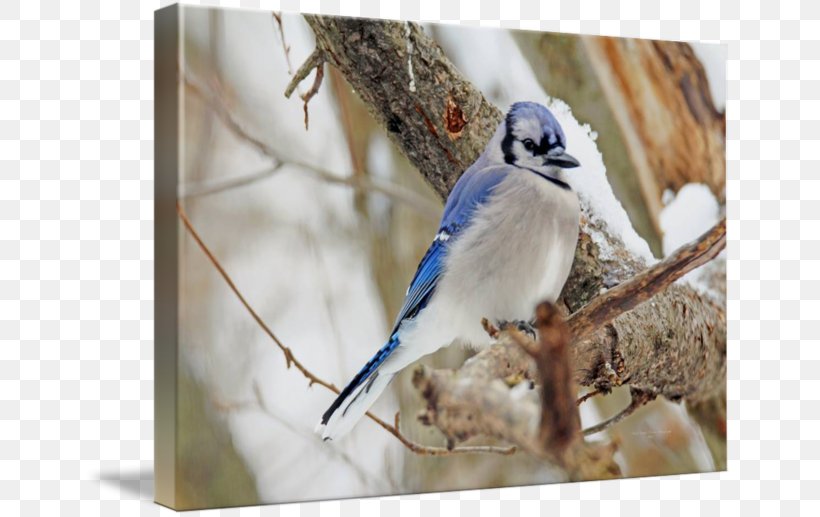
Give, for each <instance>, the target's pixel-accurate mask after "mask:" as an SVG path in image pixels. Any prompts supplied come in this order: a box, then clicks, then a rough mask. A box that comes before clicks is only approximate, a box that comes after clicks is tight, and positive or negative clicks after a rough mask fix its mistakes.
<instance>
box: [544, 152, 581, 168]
mask: <svg viewBox="0 0 820 517" xmlns="http://www.w3.org/2000/svg"><path fill="white" fill-rule="evenodd" d="M545 163H546V164H547V165H555V166H556V167H560V168H562V169H573V168H575V167H578V166H579V165H581V162H579V161H578V159H576V158H575V157H574V156H572V155H571V154H567V153H561V154H556V155H555V156H548V157H547V159H546V160H545Z"/></svg>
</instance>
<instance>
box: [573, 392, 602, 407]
mask: <svg viewBox="0 0 820 517" xmlns="http://www.w3.org/2000/svg"><path fill="white" fill-rule="evenodd" d="M602 393H603V391H601V390H599V389H594V390H592V391H590V392H588V393H584V394H583V395H581V396H580V397H578V400H576V401H575V405H577V406H580V405H581V404H583V403H584V402H586V401H587V400H589V399H591V398H592V397H594V396H596V395H600V394H602Z"/></svg>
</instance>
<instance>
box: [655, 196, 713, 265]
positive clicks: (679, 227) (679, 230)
mask: <svg viewBox="0 0 820 517" xmlns="http://www.w3.org/2000/svg"><path fill="white" fill-rule="evenodd" d="M664 200H665V201H664V202H665V203H666V206H665V207H664V209H663V211H661V215H660V224H661V229H662V230H663V254H664V256H668V255H669V254H671V253H672V252H673V251H675V250H676V249H678V248H679V247H681V246H683V245H684V244H686V243H688V242H691V241H693V240H695V239H697V238H698V237H700V236H701V235H702V234H704V233H705V232H706V231H708V230H709V229H710V228H711V227H712V226H714V225H715V223H717V222H718V220H719V218H720V205H719V204H718V201H717V199H715V196H714V195H713V194H712V191H711V190H709V187H707V186H706V185H703V184H701V183H689V184H688V185H684V186H683V187H681V189H680V190H679V191H678V193H677V195H676V194H673V193H672V192H671V191H666V192H665V193H664ZM667 200H668V201H667Z"/></svg>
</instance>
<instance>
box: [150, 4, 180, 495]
mask: <svg viewBox="0 0 820 517" xmlns="http://www.w3.org/2000/svg"><path fill="white" fill-rule="evenodd" d="M180 22H181V8H180V6H179V5H178V4H175V5H171V6H167V7H164V8H162V9H158V10H157V11H155V12H154V304H155V305H154V500H155V501H156V502H157V503H159V504H161V505H164V506H167V507H169V508H174V509H176V475H177V468H176V467H177V465H176V463H177V366H178V310H179V304H178V301H179V300H178V299H179V289H178V287H179V260H178V258H179V223H178V221H177V214H176V203H177V186H178V183H179V123H180V116H179V108H180V93H179V81H178V74H179V62H180V61H179V56H180Z"/></svg>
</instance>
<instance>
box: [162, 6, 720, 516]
mask: <svg viewBox="0 0 820 517" xmlns="http://www.w3.org/2000/svg"><path fill="white" fill-rule="evenodd" d="M182 19H183V63H182V66H181V69H182V75H183V84H182V85H181V87H182V88H183V93H184V113H183V117H182V119H183V126H184V127H183V131H182V134H181V140H180V141H181V144H182V146H183V149H182V156H183V164H182V178H181V179H180V184H181V189H180V192H179V196H180V198H181V202H182V205H183V206H184V208H185V211H186V213H187V214H188V216H189V217H190V219H191V221H192V222H193V225H194V226H195V227H196V229H197V231H198V232H199V234H200V236H201V237H202V239H203V240H204V242H205V243H206V244H207V245H208V247H209V248H210V249H211V251H212V252H213V253H214V255H215V256H216V257H217V259H218V260H219V262H220V263H221V264H222V266H223V267H224V268H225V270H226V271H227V272H228V274H230V275H231V277H232V278H233V280H234V282H235V283H236V285H237V287H238V289H239V290H240V291H241V292H242V294H243V295H244V296H245V298H246V299H247V300H248V302H249V303H250V305H251V306H252V307H253V308H254V309H255V310H256V312H257V313H258V314H259V316H260V317H261V318H262V319H263V320H264V321H265V322H266V323H267V324H268V325H269V326H270V327H271V328H272V329H273V331H274V332H275V333H276V334H277V336H278V337H279V338H280V339H281V340H282V342H283V343H284V344H285V345H286V346H288V347H290V348H291V349H292V350H293V352H294V354H295V355H296V356H297V357H298V359H299V360H300V361H301V362H302V363H303V364H305V365H306V366H307V367H308V368H309V369H310V370H311V371H312V372H313V373H314V374H316V375H317V376H319V377H321V378H322V379H324V380H327V381H329V382H332V383H334V384H336V385H337V386H340V387H341V386H343V385H344V384H345V383H346V382H347V381H348V380H349V378H350V377H351V376H352V375H353V374H354V373H355V372H356V371H358V369H359V367H360V366H361V365H362V364H363V363H364V362H365V361H366V360H367V359H368V358H369V357H370V356H371V355H372V354H373V352H374V351H375V350H376V349H378V347H379V346H381V344H382V343H383V341H384V339H385V337H386V336H387V333H388V332H389V327H390V325H391V324H392V322H393V318H394V316H395V314H396V313H397V311H398V308H399V307H400V305H401V302H402V299H403V296H404V292H405V289H406V286H407V284H408V283H409V281H410V279H411V278H412V276H413V273H414V272H415V268H416V266H417V264H418V261H419V260H420V258H421V256H422V255H423V254H424V251H425V250H426V248H427V246H428V245H429V243H430V241H431V239H432V236H433V235H435V232H436V229H437V223H438V219H439V217H440V215H441V211H442V202H441V200H440V199H438V197H437V196H436V195H435V193H434V192H433V191H432V190H431V189H430V188H429V187H428V186H427V185H426V184H425V183H424V180H423V179H422V177H421V175H420V174H418V173H417V172H416V171H415V170H414V169H413V168H412V167H411V166H410V165H409V164H408V163H407V161H406V160H405V159H404V157H403V156H402V155H401V154H400V153H399V152H398V151H397V150H396V149H395V148H394V147H393V145H392V144H391V143H390V142H389V140H388V139H387V137H386V136H385V135H384V133H383V132H382V131H381V130H380V129H379V127H378V126H377V125H376V124H375V123H374V122H373V120H372V119H371V117H370V115H369V114H368V113H367V109H366V108H365V107H364V106H363V105H362V104H361V102H360V101H359V100H358V98H357V97H356V95H355V93H354V92H352V91H351V89H350V87H349V86H348V85H347V83H346V82H345V80H344V79H343V78H342V77H341V76H340V75H339V74H338V73H337V72H336V71H335V70H334V69H333V68H332V67H329V66H328V67H327V68H326V70H325V72H326V74H325V78H324V82H323V84H322V86H321V88H320V90H319V93H318V94H317V95H316V96H315V97H314V98H313V99H312V100H311V101H310V104H309V108H308V110H309V124H308V125H307V128H306V120H305V112H304V111H303V103H302V101H301V100H300V99H299V98H298V95H294V96H293V97H292V98H291V99H286V98H285V97H284V95H283V92H284V90H285V88H286V86H287V84H288V83H289V82H290V78H291V75H292V74H293V72H294V71H295V70H296V68H298V67H299V66H300V65H301V64H302V63H303V62H304V60H305V58H306V57H307V56H308V55H309V54H310V52H311V51H312V50H313V48H314V44H313V34H312V32H311V31H310V29H309V28H308V26H307V25H306V24H305V22H304V20H303V19H302V18H301V16H300V15H297V14H282V15H281V16H280V15H278V14H276V15H274V14H272V13H270V12H255V11H237V10H221V9H220V10H217V9H203V8H192V7H186V8H185V9H184V16H183V18H182ZM424 28H425V31H426V32H427V33H428V34H430V35H431V36H433V37H434V39H435V40H436V41H437V42H439V44H440V45H441V47H442V49H443V50H444V52H445V54H446V55H447V56H448V57H449V58H450V59H451V60H452V61H453V62H454V64H455V65H456V67H457V68H458V69H459V70H461V72H462V73H464V74H465V75H466V76H467V78H468V79H470V80H471V81H472V82H473V84H475V86H476V87H478V88H479V89H480V90H481V91H482V92H483V93H484V95H485V96H486V97H487V99H488V100H489V101H490V102H493V103H494V104H496V105H497V106H498V107H499V108H501V109H502V110H506V108H507V107H508V106H509V105H510V104H511V103H512V102H514V101H517V100H540V99H545V98H546V96H547V95H549V96H551V97H555V98H559V99H562V100H564V101H565V102H566V103H567V104H568V105H569V106H570V107H571V108H572V113H573V115H574V117H575V118H576V119H577V120H578V122H580V123H581V124H588V125H589V127H590V129H591V131H592V135H593V136H594V137H596V138H595V142H596V144H597V146H598V149H599V150H600V152H601V153H602V155H603V162H604V164H605V166H606V174H607V178H608V180H609V182H610V184H611V185H612V188H613V191H614V193H615V195H616V196H617V198H618V199H619V200H620V202H621V204H622V205H623V207H624V209H625V210H626V213H627V214H628V216H629V219H630V221H631V222H632V225H633V227H634V228H635V230H636V231H637V232H638V234H639V235H640V236H641V237H643V239H645V240H646V242H647V244H648V245H649V248H650V249H651V251H652V253H653V254H654V255H655V256H656V257H663V256H664V255H665V254H668V253H669V252H671V251H673V250H674V249H675V248H676V247H677V246H679V245H680V244H683V243H684V242H687V241H688V240H690V239H692V238H694V237H696V236H697V235H699V234H700V233H702V232H703V231H705V230H707V229H708V228H709V227H710V226H711V225H712V224H713V223H714V222H715V221H716V220H717V219H718V217H719V215H720V213H721V211H722V210H723V208H722V207H723V203H724V193H723V192H724V182H725V161H724V158H723V153H724V148H723V145H724V141H723V138H724V136H723V135H724V134H725V125H724V122H723V121H724V117H723V110H724V99H725V91H724V90H723V88H724V85H725V59H726V55H725V47H723V46H720V45H702V44H684V43H669V42H666V43H664V42H652V41H647V40H620V39H611V38H594V37H579V36H574V35H564V34H551V33H539V32H521V31H502V30H495V29H478V28H465V27H456V26H448V25H426V26H424ZM476 56H480V59H476ZM314 73H315V72H313V73H311V76H310V77H309V78H308V80H306V81H304V82H303V83H302V84H301V85H300V86H299V90H298V91H297V93H304V92H306V91H307V90H308V89H309V88H310V85H311V83H312V79H313V74H314ZM180 250H181V253H180V261H181V264H180V266H181V267H180V272H181V273H180V289H181V292H180V323H179V324H180V347H181V357H180V359H181V361H180V363H181V364H182V366H181V371H180V373H179V391H178V397H179V409H180V410H179V414H178V418H179V422H178V423H179V427H178V439H179V449H178V459H177V462H178V463H177V464H178V467H179V474H178V479H179V482H178V484H177V491H178V493H177V501H178V503H179V505H180V506H182V507H206V506H232V505H244V504H254V503H259V502H280V501H297V500H311V499H330V498H346V497H361V496H368V495H380V494H388V493H408V492H420V491H444V490H455V489H465V488H481V487H497V486H506V485H521V484H541V483H548V482H555V481H560V480H561V477H560V473H559V472H556V471H554V470H553V469H550V468H549V466H545V465H543V464H540V463H538V462H535V461H533V460H531V459H529V458H527V457H525V456H524V455H522V454H516V455H514V456H511V457H506V456H478V455H474V456H452V457H444V458H431V457H419V456H416V455H414V454H413V453H411V452H409V451H408V450H407V449H405V448H404V447H403V446H402V445H401V444H400V443H399V442H398V441H397V440H396V439H395V438H394V437H393V436H391V435H389V434H388V433H387V432H385V431H384V430H382V429H381V428H379V427H378V426H376V425H375V424H374V423H373V422H371V421H369V420H366V419H363V420H362V421H361V422H360V424H359V425H357V426H356V428H355V429H354V430H353V432H351V433H350V434H349V435H348V436H347V437H345V438H344V439H342V440H340V441H337V442H332V443H323V442H322V441H321V440H320V439H319V437H318V436H317V435H315V434H313V428H314V426H315V424H316V423H317V422H318V420H319V417H320V415H321V414H322V413H323V412H324V410H325V409H326V407H327V406H328V405H329V404H330V403H331V402H332V400H333V398H334V395H333V393H331V392H330V391H327V390H325V389H324V388H322V387H321V386H316V385H314V386H312V387H308V382H307V380H306V379H305V378H304V377H303V376H302V375H301V374H300V373H299V372H298V371H296V370H295V369H293V368H291V369H287V367H286V364H285V360H284V357H283V355H282V353H281V352H280V351H279V350H278V349H277V348H276V346H275V344H274V343H273V342H272V341H271V340H270V338H269V337H268V336H267V335H265V334H264V332H263V331H262V329H261V328H260V326H259V325H258V324H257V323H256V322H255V321H254V319H253V318H252V317H251V315H250V314H249V313H248V311H247V310H246V309H245V308H244V307H243V306H242V305H241V304H240V303H239V301H238V300H237V298H236V297H235V295H234V294H233V293H232V292H231V291H230V289H229V288H228V286H227V285H226V283H225V281H224V280H223V279H222V278H221V277H220V276H219V274H218V272H217V271H216V270H215V268H214V266H213V265H212V264H211V263H210V262H209V261H208V259H207V258H206V256H205V255H204V254H203V253H202V251H201V250H200V249H199V248H198V247H197V245H196V244H195V242H194V241H193V240H192V239H191V238H190V236H189V235H188V234H187V233H184V232H182V233H181V237H180ZM721 282H722V280H721ZM467 356H468V352H466V351H464V350H461V349H456V348H449V349H446V350H442V351H439V352H438V353H436V354H434V355H433V356H431V357H428V358H425V359H424V360H423V361H424V362H425V363H427V364H431V365H434V366H439V367H457V366H458V365H460V364H461V363H462V362H463V361H464V359H465V358H466V357H467ZM410 371H412V368H409V369H407V371H405V373H404V374H403V375H402V376H399V377H398V378H397V379H396V381H394V382H393V384H392V387H391V388H390V389H389V390H388V392H387V393H386V394H385V395H384V396H383V397H382V398H381V399H380V400H379V401H378V402H377V404H376V405H375V406H374V407H373V411H374V412H375V413H376V414H378V415H380V416H381V417H382V418H384V419H385V420H389V421H392V416H393V414H394V413H395V412H396V410H398V409H400V410H401V413H402V416H403V419H402V430H403V432H404V433H405V435H407V436H408V437H409V438H411V439H413V440H415V441H417V442H420V443H424V444H428V445H437V446H440V445H443V438H442V436H441V435H440V434H439V433H438V431H435V430H432V429H430V428H426V427H422V426H420V425H418V424H417V423H416V422H415V418H414V415H415V414H416V413H417V412H418V410H419V409H421V406H422V402H421V400H420V397H419V396H418V395H417V394H416V393H415V392H414V389H413V388H412V386H411V385H410V382H409V379H408V372H410ZM628 400H629V397H628V393H621V392H618V391H616V392H615V393H613V394H612V395H611V396H608V397H596V398H595V399H593V400H592V401H590V402H589V403H587V404H584V405H583V406H582V419H583V420H584V425H590V424H592V423H596V422H598V421H600V420H602V419H604V418H607V417H608V416H610V415H612V414H614V413H616V412H617V411H618V410H619V409H621V408H622V407H624V406H626V405H627V403H628ZM599 439H605V440H611V439H618V440H619V443H620V450H619V452H618V454H617V460H618V462H619V464H620V466H621V468H622V471H623V473H624V475H626V476H641V475H649V474H653V475H659V474H676V473H686V472H695V471H709V470H716V469H722V468H725V444H721V443H717V442H716V438H715V437H714V436H711V435H709V433H704V432H703V431H702V430H701V428H700V427H699V426H698V424H697V423H696V422H694V421H693V420H692V419H691V418H690V417H689V416H688V415H687V413H686V411H685V409H683V408H682V407H681V406H679V405H675V404H671V403H668V402H666V401H661V400H658V401H655V402H653V403H651V404H649V405H647V406H645V407H644V408H642V409H641V410H639V411H638V412H637V413H636V414H635V415H633V416H631V417H629V418H627V419H626V420H624V421H623V422H621V423H620V424H618V425H616V426H614V427H613V428H611V429H610V430H609V431H607V433H605V435H604V436H600V437H599ZM718 441H719V440H718Z"/></svg>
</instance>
